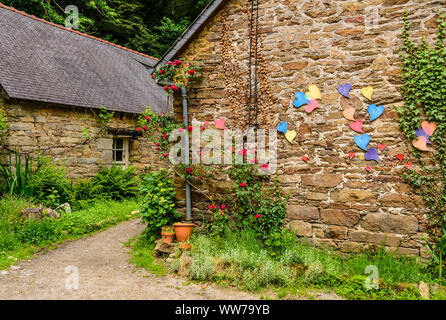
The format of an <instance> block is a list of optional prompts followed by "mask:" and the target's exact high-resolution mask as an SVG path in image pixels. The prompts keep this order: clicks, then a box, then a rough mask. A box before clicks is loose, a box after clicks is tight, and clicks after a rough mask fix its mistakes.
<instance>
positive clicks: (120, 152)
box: [113, 151, 123, 162]
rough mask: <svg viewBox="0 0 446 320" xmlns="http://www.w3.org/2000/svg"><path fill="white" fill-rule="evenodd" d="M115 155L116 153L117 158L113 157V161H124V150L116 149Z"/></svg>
mask: <svg viewBox="0 0 446 320" xmlns="http://www.w3.org/2000/svg"><path fill="white" fill-rule="evenodd" d="M114 155H115V158H114V159H113V161H115V162H122V160H123V152H122V151H115V152H114Z"/></svg>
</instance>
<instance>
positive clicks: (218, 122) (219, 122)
mask: <svg viewBox="0 0 446 320" xmlns="http://www.w3.org/2000/svg"><path fill="white" fill-rule="evenodd" d="M225 122H226V120H225V119H223V118H221V119H219V120H215V121H214V126H215V127H216V128H217V129H220V130H225V129H226V126H225Z"/></svg>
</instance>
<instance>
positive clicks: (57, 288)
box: [0, 219, 258, 300]
mask: <svg viewBox="0 0 446 320" xmlns="http://www.w3.org/2000/svg"><path fill="white" fill-rule="evenodd" d="M142 229H143V226H142V224H141V223H140V222H139V220H137V219H136V220H132V221H128V222H124V223H122V224H119V225H117V226H115V227H113V228H110V229H108V230H106V231H104V232H101V233H97V234H95V235H93V236H91V237H87V238H84V239H80V240H77V241H74V242H69V243H67V244H65V245H64V246H62V247H61V248H58V249H55V250H53V251H50V252H48V253H46V254H42V255H40V256H38V257H36V258H34V259H32V260H28V261H23V262H21V263H20V264H18V266H16V267H14V268H13V269H12V270H10V271H0V299H146V300H160V299H162V300H165V299H186V300H188V299H200V300H203V299H218V300H223V299H234V300H237V299H257V298H258V297H256V296H253V295H250V294H248V293H244V292H240V291H237V290H231V289H226V288H219V287H216V286H214V285H209V286H208V287H207V288H206V289H203V288H202V287H201V286H199V285H183V284H182V283H183V282H184V281H182V280H178V279H174V278H172V277H167V276H166V277H157V276H154V275H152V274H150V273H148V272H146V271H145V270H143V269H135V267H134V265H132V264H129V263H128V260H129V258H130V254H129V250H130V249H129V248H126V247H124V245H123V244H124V243H125V242H126V241H127V240H129V239H130V238H132V237H134V236H136V235H138V234H139V233H140V232H141V231H142ZM76 268H77V270H78V275H79V276H78V279H79V280H78V286H79V287H78V289H77V290H75V289H67V288H66V284H67V283H66V282H68V285H75V282H74V281H73V279H74V276H75V274H76ZM66 271H67V273H65V272H66Z"/></svg>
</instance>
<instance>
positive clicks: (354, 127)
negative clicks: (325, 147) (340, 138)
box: [350, 119, 364, 133]
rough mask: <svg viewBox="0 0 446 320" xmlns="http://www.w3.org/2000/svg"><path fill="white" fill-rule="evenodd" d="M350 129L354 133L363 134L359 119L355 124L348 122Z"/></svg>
mask: <svg viewBox="0 0 446 320" xmlns="http://www.w3.org/2000/svg"><path fill="white" fill-rule="evenodd" d="M350 128H351V129H352V130H353V131H356V132H360V133H363V132H364V130H362V120H361V119H358V120H356V121H355V122H350Z"/></svg>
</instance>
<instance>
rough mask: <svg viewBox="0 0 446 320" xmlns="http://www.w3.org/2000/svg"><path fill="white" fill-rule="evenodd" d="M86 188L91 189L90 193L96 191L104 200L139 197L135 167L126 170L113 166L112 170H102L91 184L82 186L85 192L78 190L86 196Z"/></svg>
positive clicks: (92, 179)
mask: <svg viewBox="0 0 446 320" xmlns="http://www.w3.org/2000/svg"><path fill="white" fill-rule="evenodd" d="M86 187H90V188H91V190H90V192H91V191H94V192H95V193H96V194H97V195H100V196H101V197H102V198H108V199H111V200H124V199H129V198H136V196H137V195H138V187H139V179H138V176H137V174H136V169H135V168H134V167H128V168H124V167H123V166H117V165H113V166H111V167H110V168H105V169H102V170H101V171H100V172H99V173H98V174H96V175H95V176H94V177H93V178H91V184H87V185H86V184H84V185H82V186H81V188H83V190H78V192H79V191H80V192H83V193H84V194H85V193H86V192H87V190H86ZM79 195H81V194H79ZM81 200H85V199H81Z"/></svg>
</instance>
